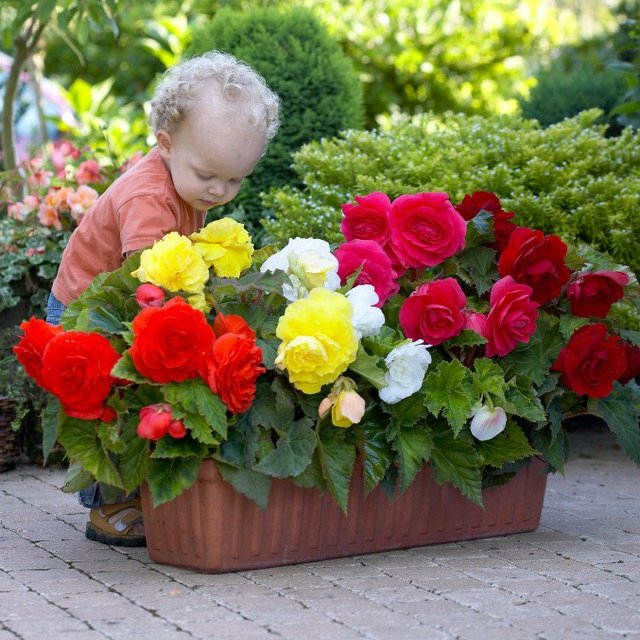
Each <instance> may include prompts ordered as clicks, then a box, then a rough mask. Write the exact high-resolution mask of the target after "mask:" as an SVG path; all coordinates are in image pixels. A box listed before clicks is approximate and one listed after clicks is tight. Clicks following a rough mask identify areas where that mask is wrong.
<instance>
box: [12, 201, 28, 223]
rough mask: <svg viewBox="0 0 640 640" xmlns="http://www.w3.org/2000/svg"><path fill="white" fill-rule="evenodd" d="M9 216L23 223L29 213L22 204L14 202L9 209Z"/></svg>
mask: <svg viewBox="0 0 640 640" xmlns="http://www.w3.org/2000/svg"><path fill="white" fill-rule="evenodd" d="M7 215H8V216H9V217H10V218H13V219H14V220H18V221H19V222H23V221H24V220H25V219H26V217H27V216H28V215H29V212H28V211H27V208H26V207H25V206H24V204H23V203H22V202H14V203H12V204H10V205H9V206H8V207H7Z"/></svg>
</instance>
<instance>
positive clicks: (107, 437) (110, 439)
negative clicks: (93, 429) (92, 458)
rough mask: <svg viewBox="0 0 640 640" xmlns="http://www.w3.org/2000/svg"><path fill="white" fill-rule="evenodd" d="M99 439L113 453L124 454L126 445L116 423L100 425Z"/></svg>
mask: <svg viewBox="0 0 640 640" xmlns="http://www.w3.org/2000/svg"><path fill="white" fill-rule="evenodd" d="M98 437H99V438H100V441H101V442H102V444H103V446H104V447H105V449H108V450H109V451H111V452H112V453H122V452H123V451H124V449H125V446H126V445H125V443H124V442H123V441H122V439H121V438H120V431H119V429H118V425H117V423H115V422H100V423H99V424H98Z"/></svg>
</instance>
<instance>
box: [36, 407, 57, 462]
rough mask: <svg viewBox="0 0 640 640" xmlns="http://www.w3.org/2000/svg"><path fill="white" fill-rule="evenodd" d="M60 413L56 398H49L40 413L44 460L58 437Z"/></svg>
mask: <svg viewBox="0 0 640 640" xmlns="http://www.w3.org/2000/svg"><path fill="white" fill-rule="evenodd" d="M61 413H62V408H61V406H60V402H59V400H58V399H57V398H49V399H48V401H47V404H46V405H45V406H44V407H43V409H42V411H41V413H40V420H41V423H42V457H43V458H44V460H45V462H46V460H47V458H48V457H49V455H50V454H51V452H52V451H53V447H54V446H55V444H56V440H57V439H58V423H59V420H60V416H61Z"/></svg>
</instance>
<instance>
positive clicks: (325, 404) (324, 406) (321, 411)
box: [318, 397, 333, 418]
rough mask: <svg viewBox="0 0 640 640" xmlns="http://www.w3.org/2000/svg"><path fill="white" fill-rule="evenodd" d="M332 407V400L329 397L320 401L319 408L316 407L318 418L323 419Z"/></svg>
mask: <svg viewBox="0 0 640 640" xmlns="http://www.w3.org/2000/svg"><path fill="white" fill-rule="evenodd" d="M332 406H333V399H332V398H331V397H326V398H323V399H322V402H321V403H320V406H319V407H318V416H319V417H320V418H324V417H325V416H326V415H327V413H329V411H330V410H331V407H332Z"/></svg>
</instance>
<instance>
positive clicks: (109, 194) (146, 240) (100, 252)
mask: <svg viewBox="0 0 640 640" xmlns="http://www.w3.org/2000/svg"><path fill="white" fill-rule="evenodd" d="M204 216H205V214H204V212H201V211H195V210H194V209H193V208H192V207H190V206H189V205H188V204H187V203H186V202H185V201H184V200H182V198H180V196H179V195H178V194H177V192H176V190H175V188H174V186H173V181H172V180H171V175H170V174H169V171H168V170H167V167H166V166H165V164H164V161H163V160H162V157H161V156H160V152H159V151H158V148H157V147H154V148H153V149H152V150H151V151H150V152H149V153H148V154H147V155H146V156H145V157H144V158H143V159H142V160H140V162H138V163H137V164H135V165H134V166H133V167H131V169H129V170H128V171H127V172H126V173H124V174H123V175H121V176H120V177H119V178H118V179H117V180H116V181H115V182H114V183H113V184H112V185H111V186H110V187H109V188H108V189H107V190H106V191H105V192H104V193H103V194H102V195H101V196H100V197H99V198H97V200H96V201H95V203H94V204H93V206H92V207H91V208H90V209H89V211H87V213H86V214H85V215H84V216H83V218H82V220H81V221H80V224H79V225H78V228H77V229H76V230H75V231H74V232H73V234H72V235H71V238H70V239H69V242H68V243H67V246H66V247H65V250H64V253H63V254H62V262H61V263H60V268H59V270H58V275H57V276H56V279H55V281H54V283H53V287H52V292H53V295H54V296H55V297H56V298H57V299H58V300H59V301H60V302H62V303H63V304H65V305H68V304H69V303H70V302H72V301H73V300H75V299H76V298H77V297H78V296H79V295H80V294H81V293H82V292H83V291H84V290H85V289H86V288H87V287H88V286H89V285H90V284H91V281H92V280H93V279H94V278H95V277H96V276H97V275H98V274H99V273H103V272H105V271H114V270H115V269H117V268H118V267H119V266H120V265H121V264H122V261H123V259H124V254H126V253H128V252H130V251H138V250H139V249H144V248H145V247H149V246H151V245H152V244H153V243H154V242H155V241H156V240H159V239H160V238H162V236H164V235H165V234H167V233H169V232H170V231H177V232H178V233H181V234H182V235H189V234H191V233H193V232H194V231H197V230H198V229H200V228H201V227H202V226H203V225H204Z"/></svg>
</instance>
